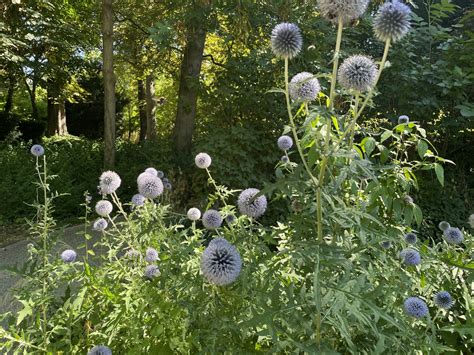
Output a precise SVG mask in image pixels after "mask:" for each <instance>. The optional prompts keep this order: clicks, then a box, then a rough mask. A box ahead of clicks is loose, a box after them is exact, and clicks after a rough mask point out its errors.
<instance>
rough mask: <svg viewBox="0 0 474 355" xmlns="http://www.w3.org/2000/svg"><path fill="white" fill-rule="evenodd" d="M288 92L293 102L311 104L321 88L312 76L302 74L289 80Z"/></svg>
mask: <svg viewBox="0 0 474 355" xmlns="http://www.w3.org/2000/svg"><path fill="white" fill-rule="evenodd" d="M288 90H289V93H290V96H291V98H292V99H293V100H294V101H296V102H311V101H313V100H314V99H315V98H316V96H317V95H318V94H319V92H320V91H321V86H320V85H319V81H318V79H316V78H315V77H314V75H313V74H311V73H307V72H302V73H299V74H296V75H295V76H294V77H293V78H292V79H291V81H290V83H289V87H288Z"/></svg>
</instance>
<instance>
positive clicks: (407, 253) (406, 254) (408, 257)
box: [400, 248, 421, 266]
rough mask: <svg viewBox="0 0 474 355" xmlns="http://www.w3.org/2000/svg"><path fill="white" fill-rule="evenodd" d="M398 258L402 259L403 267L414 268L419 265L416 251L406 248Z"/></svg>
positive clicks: (418, 256) (419, 261)
mask: <svg viewBox="0 0 474 355" xmlns="http://www.w3.org/2000/svg"><path fill="white" fill-rule="evenodd" d="M400 256H401V257H402V258H403V262H404V263H405V265H409V266H415V265H418V264H420V263H421V256H420V253H418V252H417V251H416V250H413V249H410V248H407V249H403V250H402V251H401V252H400Z"/></svg>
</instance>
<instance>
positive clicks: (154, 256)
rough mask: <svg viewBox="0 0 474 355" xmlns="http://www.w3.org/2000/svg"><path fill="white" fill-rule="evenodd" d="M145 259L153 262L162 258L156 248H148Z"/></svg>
mask: <svg viewBox="0 0 474 355" xmlns="http://www.w3.org/2000/svg"><path fill="white" fill-rule="evenodd" d="M145 260H146V261H148V262H149V263H153V262H155V261H157V260H160V258H159V256H158V252H157V251H156V249H153V248H147V250H146V252H145Z"/></svg>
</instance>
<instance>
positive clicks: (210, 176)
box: [206, 168, 227, 207]
mask: <svg viewBox="0 0 474 355" xmlns="http://www.w3.org/2000/svg"><path fill="white" fill-rule="evenodd" d="M206 173H207V176H209V181H210V182H211V184H212V186H214V189H215V190H216V194H218V195H219V198H220V199H221V200H222V202H223V203H224V206H226V207H227V203H226V202H225V198H224V196H221V194H220V192H219V189H218V188H217V184H216V181H215V180H214V178H213V177H212V175H211V172H210V171H209V169H208V168H206Z"/></svg>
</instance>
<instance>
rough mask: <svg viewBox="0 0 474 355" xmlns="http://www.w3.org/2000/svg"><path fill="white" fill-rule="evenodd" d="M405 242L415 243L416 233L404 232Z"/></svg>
mask: <svg viewBox="0 0 474 355" xmlns="http://www.w3.org/2000/svg"><path fill="white" fill-rule="evenodd" d="M404 238H405V242H407V243H408V244H416V241H417V240H418V238H417V237H416V234H415V233H411V232H410V233H407V234H405V237H404Z"/></svg>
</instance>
